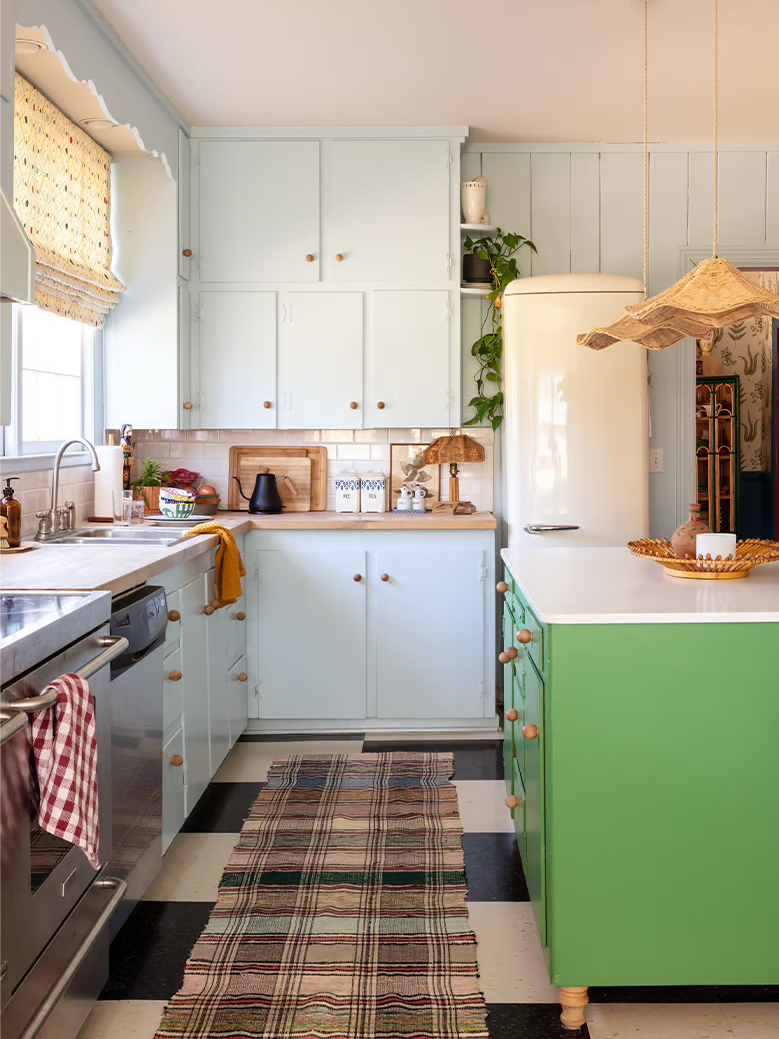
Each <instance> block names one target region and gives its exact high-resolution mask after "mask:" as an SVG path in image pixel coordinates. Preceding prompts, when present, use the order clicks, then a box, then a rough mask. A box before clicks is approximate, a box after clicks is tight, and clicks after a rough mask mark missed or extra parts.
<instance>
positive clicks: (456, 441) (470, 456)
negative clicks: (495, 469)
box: [424, 433, 484, 465]
mask: <svg viewBox="0 0 779 1039" xmlns="http://www.w3.org/2000/svg"><path fill="white" fill-rule="evenodd" d="M424 459H425V465H443V464H445V463H447V462H483V461H484V448H483V447H482V445H481V444H480V443H479V442H478V441H476V440H474V439H473V437H469V436H467V435H466V434H465V433H450V434H449V435H448V436H445V437H438V438H437V439H436V440H434V441H433V443H432V444H430V445H429V446H428V447H426V448H425V452H424Z"/></svg>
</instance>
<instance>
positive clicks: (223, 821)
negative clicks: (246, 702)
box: [79, 733, 779, 1039]
mask: <svg viewBox="0 0 779 1039" xmlns="http://www.w3.org/2000/svg"><path fill="white" fill-rule="evenodd" d="M395 749H397V750H452V751H453V752H454V768H455V771H454V782H455V785H456V786H457V792H458V801H459V805H460V817H461V819H462V823H463V827H464V829H465V835H464V838H463V846H464V849H465V867H466V871H467V877H468V898H469V913H470V919H471V925H472V926H473V928H474V931H475V932H476V937H477V940H478V956H479V969H480V975H481V985H482V989H483V991H484V996H485V998H486V1000H487V1005H488V1007H489V1011H490V1014H489V1018H488V1022H487V1024H488V1027H489V1031H490V1036H491V1037H492V1039H563V1037H565V1036H569V1037H570V1036H571V1035H575V1034H577V1033H571V1032H569V1031H567V1030H566V1029H564V1028H563V1027H562V1025H561V1024H560V1008H559V1004H558V1003H557V993H556V990H555V989H554V988H553V987H552V986H551V985H550V983H549V977H548V974H547V971H546V964H545V962H544V956H543V953H542V950H541V945H540V943H539V940H538V935H537V933H536V928H535V922H534V919H533V913H532V909H531V906H530V903H529V901H528V893H527V887H526V885H525V880H524V877H523V875H522V866H521V863H520V859H519V853H518V851H517V847H516V843H515V841H514V830H513V824H512V821H511V818H510V816H509V813H508V811H507V810H506V808H505V807H504V804H503V798H504V796H505V789H504V786H503V779H502V775H503V760H502V750H501V743H500V741H499V740H498V739H497V738H486V739H485V738H472V739H468V738H462V737H455V736H450V737H447V736H441V737H440V738H438V739H432V738H428V737H426V738H425V739H424V741H422V740H420V739H419V737H416V738H415V737H413V736H409V737H404V736H395V735H393V736H391V737H388V736H386V735H383V734H380V733H368V734H362V735H357V736H355V735H354V734H350V735H349V736H347V737H333V738H330V739H322V738H321V737H319V738H317V739H316V740H306V739H299V740H298V739H288V738H285V739H279V738H277V737H272V738H266V737H258V736H251V735H250V736H244V737H243V738H242V739H241V740H240V741H239V742H238V743H237V744H236V746H235V747H234V748H233V750H232V751H231V752H230V754H229V755H228V757H227V759H226V760H225V762H224V764H223V765H222V767H221V768H220V769H219V771H218V772H217V774H216V776H215V777H214V781H213V782H212V783H211V785H210V786H209V787H208V789H207V790H206V792H205V794H204V795H203V797H202V798H201V799H200V802H199V803H198V804H197V806H196V807H195V809H194V811H193V812H192V814H191V815H190V817H189V819H188V820H187V823H186V825H185V827H184V829H183V831H182V832H181V833H180V834H179V836H178V837H177V838H176V840H175V841H174V842H173V844H172V845H171V847H170V848H169V849H168V852H167V854H166V856H165V860H164V862H163V867H162V870H161V872H160V874H159V876H158V877H157V879H156V880H155V881H154V883H153V885H152V887H151V888H150V889H149V891H148V892H147V894H146V896H145V898H144V900H143V901H142V902H141V903H140V904H139V905H138V907H137V908H136V910H135V911H134V912H133V914H132V916H131V917H130V918H129V919H128V921H127V923H126V924H125V926H124V927H123V929H122V930H121V932H120V933H119V935H118V936H117V938H116V939H115V940H114V942H113V945H112V947H111V964H110V978H109V981H108V984H107V985H106V987H105V989H104V990H103V992H102V994H101V996H100V1001H99V1002H98V1003H97V1005H96V1006H95V1008H94V1010H93V1011H92V1014H91V1015H90V1017H89V1019H88V1020H87V1022H86V1024H85V1026H84V1028H83V1029H82V1031H81V1033H80V1035H79V1039H151V1037H152V1036H153V1035H154V1032H155V1029H156V1028H157V1025H158V1024H159V1020H160V1017H161V1014H162V1009H163V1007H164V1006H165V1003H166V1001H167V1000H168V999H169V997H170V996H171V995H172V994H173V992H175V991H176V990H177V989H178V988H179V986H180V984H181V979H182V976H183V973H184V963H185V961H186V958H187V956H188V955H189V952H190V950H191V948H192V946H193V945H194V944H195V941H196V939H197V937H198V935H199V934H200V932H201V931H202V929H203V927H204V926H205V923H206V920H207V919H208V913H209V910H210V909H211V906H212V905H213V903H214V902H215V900H216V892H217V885H218V883H219V878H220V876H221V872H222V868H223V867H224V864H225V863H226V862H227V859H228V857H229V855H230V852H231V851H232V848H233V846H234V844H235V842H236V838H237V836H238V832H239V830H240V828H241V824H242V822H243V819H244V818H245V816H246V814H247V812H248V808H249V805H250V804H251V803H252V801H253V800H254V798H255V797H256V796H257V793H258V791H259V790H260V789H261V788H262V786H263V783H264V781H265V778H266V776H267V770H268V765H269V764H270V762H271V761H272V760H273V759H274V758H278V757H284V756H286V755H288V754H306V753H311V754H321V753H352V754H353V753H360V752H361V751H365V752H371V751H380V750H395ZM590 1000H591V1002H590V1005H589V1006H588V1008H587V1025H586V1026H585V1027H584V1028H583V1029H582V1030H581V1032H579V1033H578V1035H579V1036H580V1037H582V1039H585V1037H587V1036H589V1037H590V1039H734V1037H735V1039H779V986H772V987H767V986H766V987H755V988H734V987H731V988H717V987H714V986H711V987H699V988H661V989H659V988H647V989H625V988H621V989H618V988H615V989H609V988H597V989H590Z"/></svg>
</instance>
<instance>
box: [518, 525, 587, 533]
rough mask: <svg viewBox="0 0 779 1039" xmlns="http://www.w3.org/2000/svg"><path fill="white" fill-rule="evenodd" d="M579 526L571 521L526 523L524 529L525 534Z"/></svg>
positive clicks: (576, 528) (574, 528)
mask: <svg viewBox="0 0 779 1039" xmlns="http://www.w3.org/2000/svg"><path fill="white" fill-rule="evenodd" d="M578 529H579V527H578V526H577V525H575V524H571V523H526V524H525V526H524V531H525V533H526V534H553V533H554V532H555V531H557V530H578Z"/></svg>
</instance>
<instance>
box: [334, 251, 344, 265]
mask: <svg viewBox="0 0 779 1039" xmlns="http://www.w3.org/2000/svg"><path fill="white" fill-rule="evenodd" d="M343 258H344V254H343V253H336V254H335V261H336V263H340V262H341V260H343Z"/></svg>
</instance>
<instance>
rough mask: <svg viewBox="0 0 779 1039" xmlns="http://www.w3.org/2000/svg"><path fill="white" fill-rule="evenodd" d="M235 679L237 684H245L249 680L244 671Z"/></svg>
mask: <svg viewBox="0 0 779 1039" xmlns="http://www.w3.org/2000/svg"><path fill="white" fill-rule="evenodd" d="M235 677H236V678H237V679H238V681H239V682H247V681H248V680H249V676H248V675H247V674H246V672H245V671H240V672H239V673H238V674H237V675H236V676H235Z"/></svg>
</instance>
